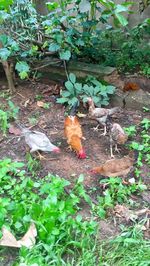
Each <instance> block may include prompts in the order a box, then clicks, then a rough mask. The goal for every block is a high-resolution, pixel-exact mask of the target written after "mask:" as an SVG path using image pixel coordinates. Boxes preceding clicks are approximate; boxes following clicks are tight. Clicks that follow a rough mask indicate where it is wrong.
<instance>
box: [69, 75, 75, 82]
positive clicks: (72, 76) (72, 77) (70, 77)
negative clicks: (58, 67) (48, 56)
mask: <svg viewBox="0 0 150 266" xmlns="http://www.w3.org/2000/svg"><path fill="white" fill-rule="evenodd" d="M69 79H70V81H71V82H72V83H73V84H74V83H75V82H76V76H75V74H73V73H70V74H69Z"/></svg>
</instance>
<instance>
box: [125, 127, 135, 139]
mask: <svg viewBox="0 0 150 266" xmlns="http://www.w3.org/2000/svg"><path fill="white" fill-rule="evenodd" d="M124 130H125V132H126V133H127V134H128V136H129V137H134V136H135V135H136V127H135V126H130V127H126V128H124Z"/></svg>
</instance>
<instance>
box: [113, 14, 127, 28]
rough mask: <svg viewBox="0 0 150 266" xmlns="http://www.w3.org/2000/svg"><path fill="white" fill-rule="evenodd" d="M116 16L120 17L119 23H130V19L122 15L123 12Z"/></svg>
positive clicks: (124, 24) (123, 24)
mask: <svg viewBox="0 0 150 266" xmlns="http://www.w3.org/2000/svg"><path fill="white" fill-rule="evenodd" d="M115 16H116V18H117V19H118V21H119V23H120V24H121V25H122V26H126V25H127V24H128V21H127V19H126V18H125V17H124V16H123V15H121V14H117V13H116V14H115Z"/></svg>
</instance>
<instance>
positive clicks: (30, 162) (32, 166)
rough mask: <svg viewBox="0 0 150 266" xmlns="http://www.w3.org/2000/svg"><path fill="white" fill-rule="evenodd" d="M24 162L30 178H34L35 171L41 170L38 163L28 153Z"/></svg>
mask: <svg viewBox="0 0 150 266" xmlns="http://www.w3.org/2000/svg"><path fill="white" fill-rule="evenodd" d="M26 160H27V170H28V171H29V172H30V174H31V175H32V176H36V175H37V171H39V170H40V168H41V164H40V162H39V161H38V160H36V159H35V158H33V157H32V155H31V154H30V153H27V154H26Z"/></svg>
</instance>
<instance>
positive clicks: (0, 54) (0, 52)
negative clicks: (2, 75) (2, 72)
mask: <svg viewBox="0 0 150 266" xmlns="http://www.w3.org/2000/svg"><path fill="white" fill-rule="evenodd" d="M10 54H11V52H10V51H9V50H8V49H7V48H1V49H0V58H1V60H3V61H6V60H7V59H8V57H9V56H10Z"/></svg>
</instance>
